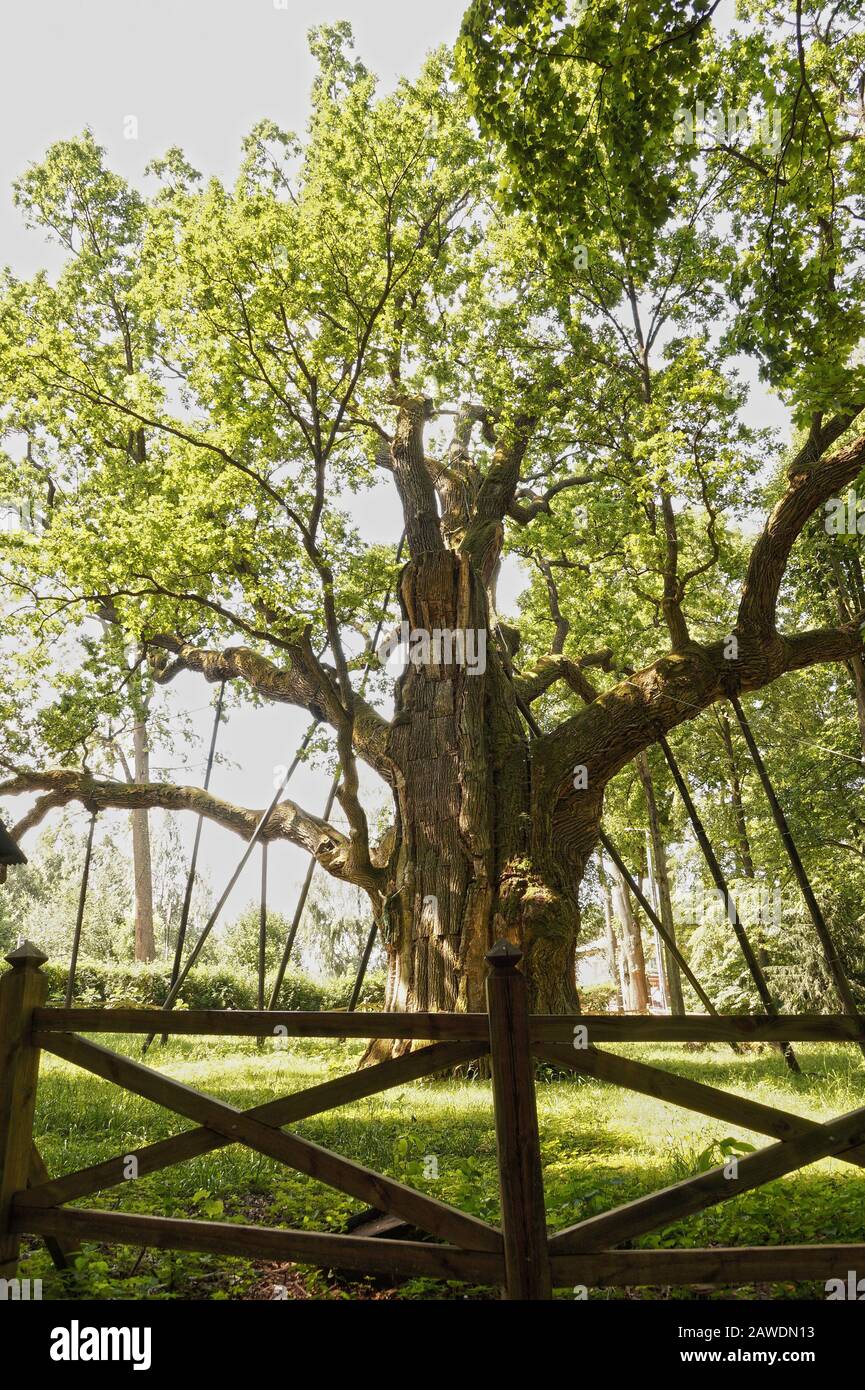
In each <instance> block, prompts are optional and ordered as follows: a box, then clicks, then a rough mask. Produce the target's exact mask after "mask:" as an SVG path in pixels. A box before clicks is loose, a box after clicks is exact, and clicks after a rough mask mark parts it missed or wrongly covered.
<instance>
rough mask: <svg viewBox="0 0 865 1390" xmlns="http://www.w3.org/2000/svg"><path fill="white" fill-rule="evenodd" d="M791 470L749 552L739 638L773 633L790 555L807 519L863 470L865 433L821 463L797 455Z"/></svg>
mask: <svg viewBox="0 0 865 1390" xmlns="http://www.w3.org/2000/svg"><path fill="white" fill-rule="evenodd" d="M815 447H817V446H816V445H815ZM794 467H795V469H796V471H793V472H791V474H790V482H789V486H788V488H787V491H786V492H785V493H784V496H783V497H782V498H781V500H780V502H778V504H777V506H776V507H775V508H774V510H773V512H772V514H771V516H770V517H769V519H768V521H767V522H766V525H765V527H764V528H763V531H762V534H761V535H760V536H759V538H758V539H757V541H756V543H755V545H754V548H753V550H752V551H751V557H750V560H749V562H748V570H747V574H746V576H745V584H744V587H743V589H742V601H741V603H740V605H739V617H738V622H737V628H736V630H737V633H738V634H740V635H743V636H744V635H749V634H753V635H755V636H765V637H768V636H771V635H772V634H773V633H774V631H775V610H776V607H777V603H778V594H779V591H780V588H781V583H782V580H783V578H784V571H785V569H786V568H787V561H788V559H789V558H790V551H791V550H792V548H793V545H794V544H795V542H796V539H797V537H798V536H799V533H800V532H801V530H802V528H803V527H804V525H805V523H806V522H807V521H808V519H809V517H811V516H813V514H814V513H815V512H816V511H817V510H818V509H819V508H820V507H822V506H823V505H824V503H826V502H828V501H829V499H830V498H832V497H839V496H841V494H842V492H843V491H844V489H845V488H847V487H849V485H850V483H852V482H853V480H854V478H856V477H857V475H858V474H859V473H860V472H861V470H862V468H863V467H865V434H863V435H860V436H859V438H858V439H855V440H854V441H853V443H852V444H849V445H848V446H847V447H846V448H845V449H839V451H838V452H837V453H836V454H832V455H830V457H829V458H827V459H825V460H823V461H822V462H821V461H819V459H818V460H817V461H813V460H812V461H810V462H809V461H808V459H807V458H805V457H804V451H803V452H802V453H800V454H799V456H798V459H797V461H796V463H795V464H794Z"/></svg>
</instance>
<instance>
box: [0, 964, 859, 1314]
mask: <svg viewBox="0 0 865 1390" xmlns="http://www.w3.org/2000/svg"><path fill="white" fill-rule="evenodd" d="M520 959H521V957H520V953H519V951H518V950H516V948H514V947H512V946H510V945H508V944H507V943H506V942H499V943H498V945H497V946H495V947H494V948H493V949H492V951H490V952H489V954H488V956H487V960H488V961H489V964H490V972H489V977H488V981H487V1013H485V1014H441V1013H434V1014H397V1013H392V1014H382V1013H380V1014H367V1013H364V1014H345V1013H278V1012H261V1011H257V1010H256V1011H248V1012H247V1011H241V1012H235V1011H231V1010H228V1011H219V1010H209V1009H189V1010H184V1011H183V1012H181V1013H171V1014H166V1013H164V1012H163V1011H162V1010H160V1009H107V1008H104V1009H66V1008H63V1009H58V1008H46V1007H44V1004H45V997H46V992H47V980H46V978H45V976H44V975H43V974H42V972H41V966H42V965H43V964H44V962H45V956H44V955H42V953H41V952H40V951H38V950H37V948H36V947H34V946H32V945H30V944H29V943H24V944H23V945H22V946H19V947H18V948H17V949H16V950H14V951H12V952H10V954H9V955H8V956H7V957H6V960H7V961H8V962H9V964H10V966H11V969H10V970H8V971H6V972H4V974H3V975H2V977H0V1277H7V1278H9V1277H14V1274H15V1272H16V1268H17V1261H18V1255H19V1248H20V1241H21V1237H22V1235H24V1234H28V1235H41V1236H42V1237H44V1239H45V1240H46V1243H47V1244H48V1247H49V1249H50V1250H51V1253H52V1256H53V1257H54V1259H55V1261H56V1262H57V1263H58V1264H59V1265H61V1266H62V1265H63V1264H64V1262H66V1261H68V1258H69V1255H70V1254H71V1252H73V1251H74V1250H75V1249H77V1248H78V1245H79V1242H80V1241H82V1240H95V1241H102V1242H117V1243H119V1244H124V1245H136V1246H158V1247H163V1248H169V1249H175V1250H195V1251H205V1252H211V1253H214V1254H220V1255H238V1256H244V1257H246V1258H250V1259H259V1260H293V1261H299V1262H302V1263H308V1264H317V1265H322V1266H325V1267H334V1268H338V1269H350V1270H357V1271H361V1272H363V1273H386V1274H390V1275H393V1276H396V1277H412V1276H418V1275H426V1276H432V1277H438V1278H442V1279H458V1280H465V1281H469V1282H474V1283H483V1284H489V1285H491V1286H499V1287H500V1288H501V1289H502V1290H503V1292H504V1295H505V1297H507V1298H510V1299H546V1298H549V1297H550V1296H551V1290H552V1288H553V1287H558V1286H573V1285H575V1284H580V1285H585V1286H587V1287H588V1286H611V1285H668V1284H688V1283H701V1284H702V1283H714V1284H741V1283H751V1282H753V1281H756V1280H766V1281H771V1280H778V1281H795V1280H803V1279H818V1280H825V1279H829V1278H833V1277H841V1278H846V1276H847V1271H848V1270H850V1269H858V1270H865V1244H846V1245H787V1246H772V1247H755V1248H739V1247H737V1248H729V1249H720V1248H719V1249H705V1250H689V1249H681V1250H671V1249H651V1250H642V1249H622V1248H621V1246H622V1244H623V1243H624V1242H630V1241H633V1240H634V1239H635V1238H637V1237H639V1236H641V1235H644V1234H645V1233H647V1232H649V1231H654V1230H657V1229H659V1228H662V1227H664V1226H667V1225H669V1224H670V1223H671V1222H674V1221H678V1220H680V1219H681V1218H682V1217H685V1216H688V1215H690V1214H692V1213H694V1212H698V1211H702V1210H704V1209H705V1208H707V1207H710V1206H713V1205H714V1204H716V1203H719V1202H723V1201H726V1200H728V1199H729V1198H731V1197H735V1196H737V1195H738V1194H739V1193H741V1192H746V1191H748V1190H749V1189H751V1188H755V1187H758V1186H760V1185H761V1184H763V1183H766V1182H769V1181H771V1180H772V1179H774V1178H778V1177H781V1176H782V1175H783V1174H785V1173H790V1172H793V1171H794V1170H795V1169H797V1168H801V1167H803V1166H804V1165H806V1164H808V1163H813V1162H815V1161H816V1160H817V1159H820V1158H825V1157H827V1156H829V1155H835V1156H837V1157H840V1158H843V1159H844V1160H845V1161H846V1162H848V1163H852V1164H855V1165H856V1166H857V1167H860V1168H861V1167H865V1108H863V1109H859V1110H856V1111H853V1112H852V1113H850V1114H848V1115H843V1116H841V1117H840V1118H839V1119H837V1120H833V1121H831V1122H830V1123H828V1124H819V1123H817V1122H815V1121H813V1120H807V1119H803V1118H802V1117H801V1116H799V1115H795V1114H790V1113H788V1112H786V1111H784V1110H779V1109H776V1108H775V1107H771V1106H767V1105H762V1104H760V1103H758V1102H757V1101H753V1100H748V1099H744V1098H742V1097H741V1096H737V1095H731V1094H729V1093H727V1092H725V1091H722V1090H719V1089H717V1088H716V1087H713V1086H707V1085H703V1084H701V1083H699V1082H696V1081H691V1080H688V1079H686V1078H684V1077H681V1076H676V1075H674V1074H672V1073H670V1072H666V1071H663V1070H660V1069H658V1068H656V1067H653V1066H647V1065H645V1064H644V1063H641V1062H636V1061H632V1060H629V1059H627V1058H624V1057H622V1056H620V1055H617V1054H615V1053H610V1052H605V1051H603V1050H602V1049H601V1048H599V1047H598V1046H597V1044H598V1043H602V1042H619V1043H623V1042H640V1041H642V1042H648V1041H662V1042H689V1041H694V1042H708V1041H720V1042H731V1041H732V1042H737V1041H742V1042H744V1041H757V1040H759V1041H768V1042H777V1041H779V1040H784V1041H792V1042H799V1041H802V1042H805V1041H807V1042H821V1041H845V1042H852V1043H861V1042H862V1040H863V1038H865V1028H863V1025H862V1023H861V1022H860V1021H859V1020H857V1019H855V1018H851V1017H849V1016H846V1015H844V1016H838V1017H834V1016H820V1017H817V1016H803V1017H795V1016H794V1017H789V1016H788V1017H768V1016H747V1017H738V1016H737V1017H727V1018H722V1017H704V1016H702V1015H701V1016H693V1017H684V1018H658V1017H615V1016H612V1017H611V1016H606V1015H605V1016H593V1015H585V1016H579V1017H536V1016H530V1015H529V1013H528V1008H527V1000H526V985H525V979H524V977H523V975H522V973H521V972H520V971H519V970H518V969H517V968H516V967H517V966H518V963H519V961H520ZM165 1031H168V1032H170V1033H176V1034H180V1033H184V1034H187V1033H189V1034H210V1035H230V1036H238V1037H256V1036H261V1035H262V1034H264V1033H268V1034H277V1035H283V1036H292V1037H339V1038H347V1037H352V1038H403V1039H411V1040H412V1042H417V1041H422V1042H426V1043H427V1044H428V1045H427V1046H424V1047H420V1048H417V1049H416V1050H413V1051H411V1052H410V1053H408V1054H407V1055H405V1056H403V1057H400V1058H398V1059H396V1060H391V1061H385V1062H380V1063H378V1064H376V1065H374V1066H370V1067H367V1068H365V1069H363V1070H361V1071H356V1072H354V1073H352V1074H350V1075H347V1076H342V1077H338V1078H336V1079H334V1080H332V1081H327V1082H324V1083H323V1084H322V1085H318V1086H313V1087H311V1088H309V1089H308V1090H304V1091H300V1092H295V1093H293V1094H291V1095H288V1096H284V1097H282V1098H280V1099H278V1100H272V1101H268V1102H267V1103H265V1104H263V1105H257V1106H255V1107H253V1108H252V1109H251V1110H243V1111H241V1110H238V1109H237V1108H236V1107H234V1106H231V1105H227V1104H225V1103H224V1102H223V1101H220V1100H216V1099H215V1098H213V1097H212V1096H208V1095H203V1094H202V1093H201V1092H199V1091H196V1090H194V1089H192V1088H191V1087H189V1086H184V1085H181V1083H180V1082H178V1081H173V1080H171V1079H170V1078H168V1077H166V1076H163V1075H162V1074H161V1073H160V1072H157V1071H154V1070H153V1069H152V1068H149V1067H146V1066H143V1065H142V1064H141V1063H140V1062H137V1061H133V1060H131V1059H130V1058H128V1057H124V1056H121V1055H119V1054H118V1053H115V1052H112V1051H109V1050H108V1049H107V1048H104V1047H100V1046H98V1045H97V1044H96V1043H94V1042H92V1041H89V1040H87V1039H85V1038H83V1037H80V1036H79V1034H80V1033H88V1034H93V1033H133V1034H144V1035H148V1034H150V1033H154V1032H155V1033H159V1032H165ZM40 1050H43V1051H46V1052H51V1053H53V1054H54V1055H55V1056H58V1057H63V1058H65V1059H66V1060H67V1061H69V1062H73V1063H74V1064H75V1065H76V1066H79V1067H82V1068H83V1069H84V1070H85V1071H88V1072H92V1073H94V1074H95V1075H96V1076H101V1077H103V1078H105V1079H106V1080H107V1081H110V1082H112V1083H113V1084H115V1085H117V1086H120V1087H122V1088H123V1089H124V1090H128V1091H132V1092H133V1093H134V1094H135V1095H139V1096H143V1097H145V1098H146V1099H148V1100H152V1101H155V1102H157V1103H158V1104H160V1105H163V1106H165V1107H166V1108H167V1109H169V1110H171V1111H173V1112H174V1113H175V1114H177V1115H182V1116H184V1117H185V1118H186V1119H189V1120H193V1121H194V1122H195V1124H196V1126H197V1128H194V1129H190V1130H186V1131H185V1132H184V1133H182V1134H178V1135H175V1136H174V1137H172V1138H169V1139H162V1140H160V1141H159V1142H157V1143H153V1144H148V1145H146V1146H144V1147H142V1148H139V1149H137V1150H135V1151H133V1152H132V1153H131V1154H119V1155H117V1156H116V1157H114V1158H109V1159H106V1160H105V1161H103V1162H101V1163H96V1164H93V1165H92V1166H91V1167H88V1168H82V1169H79V1170H77V1171H76V1172H73V1173H65V1174H63V1175H62V1176H59V1177H49V1175H48V1173H47V1172H46V1170H45V1166H44V1164H43V1163H42V1160H41V1158H40V1157H39V1154H38V1152H37V1150H36V1148H35V1146H34V1144H33V1116H34V1109H35V1104H36V1091H37V1081H38V1073H39V1053H40ZM486 1056H488V1057H489V1065H490V1072H491V1075H492V1090H493V1103H494V1107H495V1128H496V1145H497V1153H498V1172H499V1187H500V1193H501V1226H500V1227H497V1226H493V1225H490V1224H488V1223H487V1222H485V1221H481V1220H479V1219H478V1218H477V1217H474V1216H470V1215H468V1214H467V1213H465V1212H462V1211H459V1210H457V1208H455V1207H452V1206H449V1205H448V1204H447V1203H445V1202H441V1201H437V1200H436V1199H435V1198H433V1197H431V1196H429V1195H427V1194H425V1193H421V1192H418V1191H416V1190H415V1189H414V1188H412V1187H409V1186H407V1185H406V1184H404V1183H401V1182H398V1181H396V1180H395V1179H393V1178H389V1177H386V1176H384V1175H383V1174H381V1173H377V1172H374V1171H372V1170H371V1169H369V1168H365V1167H363V1166H362V1165H361V1164H359V1163H355V1162H353V1161H352V1160H350V1159H347V1158H344V1157H342V1156H340V1155H338V1154H335V1153H332V1152H330V1151H329V1150H327V1149H324V1148H322V1147H320V1146H319V1145H317V1144H313V1143H311V1142H310V1141H309V1140H307V1139H302V1138H300V1137H298V1136H297V1135H296V1134H293V1133H290V1132H286V1130H285V1129H283V1126H285V1125H291V1124H295V1123H296V1122H298V1121H300V1120H303V1119H306V1118H307V1117H309V1116H311V1115H316V1114H319V1113H321V1112H322V1111H326V1110H330V1109H333V1108H334V1107H336V1106H341V1105H347V1104H349V1103H350V1102H352V1101H356V1100H360V1099H362V1098H363V1097H365V1096H371V1095H375V1094H377V1093H379V1092H382V1091H386V1090H389V1089H390V1088H391V1087H393V1086H402V1085H404V1084H406V1083H407V1082H411V1081H415V1080H417V1079H418V1078H420V1077H423V1076H430V1075H433V1074H435V1073H439V1072H441V1071H443V1070H445V1069H448V1068H451V1067H453V1066H455V1065H458V1064H460V1063H466V1062H470V1061H472V1060H473V1059H475V1058H478V1057H486ZM537 1060H543V1061H549V1062H554V1063H556V1064H558V1065H561V1066H564V1067H568V1068H572V1069H573V1070H574V1071H576V1072H578V1073H582V1074H584V1075H588V1076H592V1077H595V1078H597V1079H600V1080H602V1081H605V1082H610V1083H612V1084H613V1085H617V1086H623V1087H626V1088H627V1089H629V1090H633V1091H637V1092H640V1093H642V1094H645V1095H649V1096H654V1097H656V1098H658V1099H659V1100H663V1101H667V1102H669V1103H672V1104H676V1105H681V1106H684V1107H685V1108H687V1109H689V1110H694V1111H697V1112H699V1113H701V1114H704V1115H709V1116H712V1117H713V1118H716V1119H722V1120H724V1121H725V1122H729V1123H730V1124H734V1125H741V1126H744V1127H746V1128H748V1129H751V1130H755V1131H757V1132H758V1133H761V1134H766V1135H768V1136H770V1137H771V1138H772V1139H775V1140H777V1141H778V1142H776V1143H773V1144H770V1145H768V1146H767V1147H765V1148H762V1149H760V1150H758V1151H757V1152H755V1153H752V1154H749V1155H747V1156H746V1157H744V1158H740V1159H738V1161H737V1164H736V1165H735V1167H736V1172H735V1176H730V1174H729V1169H727V1170H726V1171H725V1168H723V1167H720V1168H716V1169H713V1170H712V1171H710V1172H705V1173H700V1174H699V1175H698V1176H696V1177H692V1178H687V1179H685V1180H684V1181H683V1182H679V1183H676V1184H674V1185H673V1186H672V1187H667V1188H664V1189H663V1190H662V1191H660V1192H654V1193H651V1194H650V1195H649V1196H645V1197H639V1198H637V1199H636V1200H635V1201H632V1202H628V1203H627V1204H626V1205H624V1206H620V1207H617V1208H615V1209H614V1210H612V1211H606V1212H603V1213H601V1214H599V1215H596V1216H592V1217H590V1218H588V1219H586V1220H582V1221H579V1222H577V1223H576V1224H575V1225H572V1226H569V1227H568V1228H567V1229H565V1230H560V1231H557V1232H556V1233H555V1234H553V1235H549V1234H548V1232H547V1226H546V1217H545V1210H544V1188H543V1175H542V1167H541V1149H540V1142H539V1135H538V1118H537V1109H536V1102H535V1075H534V1073H535V1063H536V1061H537ZM236 1143H239V1144H245V1145H247V1147H248V1148H250V1149H252V1150H253V1151H254V1152H256V1153H260V1154H265V1155H267V1156H268V1157H269V1158H274V1159H277V1160H279V1161H280V1162H282V1163H285V1164H286V1165H288V1166H289V1167H291V1168H294V1169H297V1170H299V1171H300V1172H302V1173H306V1174H308V1176H309V1177H311V1178H315V1179H317V1180H319V1181H321V1182H324V1183H327V1184H329V1185H330V1186H332V1187H335V1188H337V1189H338V1190H339V1191H341V1192H346V1193H349V1194H350V1195H351V1196H352V1197H356V1198H359V1199H360V1200H361V1201H364V1202H367V1203H369V1204H370V1205H371V1206H373V1207H375V1208H377V1209H379V1210H381V1211H384V1212H388V1213H391V1214H392V1215H394V1216H396V1217H399V1218H401V1219H402V1220H403V1221H405V1222H407V1223H410V1224H411V1225H412V1226H413V1227H416V1228H418V1229H419V1230H420V1231H421V1232H426V1233H427V1234H428V1235H429V1236H432V1237H434V1238H435V1240H434V1241H431V1240H388V1239H376V1238H372V1237H369V1236H359V1235H336V1234H325V1233H321V1234H319V1233H317V1232H312V1231H294V1230H282V1229H277V1228H270V1227H260V1226H244V1225H236V1224H234V1223H229V1222H218V1221H201V1220H178V1219H174V1218H167V1217H161V1216H151V1215H147V1216H139V1215H131V1214H127V1213H125V1212H118V1211H100V1210H96V1209H93V1208H82V1207H78V1206H76V1207H69V1206H67V1205H66V1204H67V1203H69V1202H72V1201H79V1200H80V1199H81V1198H85V1197H89V1196H91V1195H92V1194H93V1193H96V1192H100V1191H102V1190H103V1189H104V1188H110V1187H114V1186H118V1185H120V1184H121V1183H123V1182H124V1181H126V1180H128V1179H129V1176H130V1172H134V1173H135V1175H136V1176H139V1177H143V1176H144V1175H145V1174H146V1173H153V1172H156V1171H158V1170H159V1169H162V1168H165V1167H167V1166H169V1165H171V1164H174V1163H179V1162H182V1161H183V1160H184V1159H189V1158H196V1157H198V1156H199V1155H201V1154H205V1153H209V1152H211V1151H212V1150H214V1149H218V1148H222V1147H224V1146H225V1145H226V1144H236ZM131 1158H132V1159H134V1160H135V1164H134V1165H132V1166H130V1159H131Z"/></svg>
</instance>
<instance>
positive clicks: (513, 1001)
mask: <svg viewBox="0 0 865 1390" xmlns="http://www.w3.org/2000/svg"><path fill="white" fill-rule="evenodd" d="M486 958H487V960H488V962H489V964H490V966H491V969H490V973H489V975H488V976H487V1009H488V1010H489V1019H490V1061H491V1070H492V1079H493V1102H494V1105H495V1115H496V1149H497V1151H498V1161H499V1189H500V1191H501V1199H502V1231H503V1234H504V1246H505V1281H506V1282H505V1290H504V1297H505V1298H508V1299H548V1298H551V1297H552V1286H551V1281H550V1258H549V1250H548V1248H547V1221H546V1211H545V1208H544V1181H543V1174H542V1171H541V1143H540V1135H539V1133H538V1111H537V1103H536V1099H535V1075H534V1062H533V1060H532V1054H531V1050H530V1046H529V1010H528V995H527V990H526V980H525V976H524V975H523V974H522V973H521V971H519V970H517V966H518V965H519V963H520V961H521V960H522V958H523V957H522V952H521V951H520V950H518V949H517V947H516V946H512V945H511V944H510V942H508V941H497V942H496V944H495V946H493V948H492V950H491V951H488V952H487V957H486Z"/></svg>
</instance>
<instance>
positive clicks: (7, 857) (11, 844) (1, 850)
mask: <svg viewBox="0 0 865 1390" xmlns="http://www.w3.org/2000/svg"><path fill="white" fill-rule="evenodd" d="M26 863H27V855H26V854H25V853H24V851H23V850H21V849H19V848H18V846H17V845H16V843H15V841H14V840H13V839H12V836H11V835H10V834H9V831H8V830H7V829H6V827H5V826H4V825H3V822H2V821H0V883H5V882H6V870H7V869H8V867H9V865H10V864H26Z"/></svg>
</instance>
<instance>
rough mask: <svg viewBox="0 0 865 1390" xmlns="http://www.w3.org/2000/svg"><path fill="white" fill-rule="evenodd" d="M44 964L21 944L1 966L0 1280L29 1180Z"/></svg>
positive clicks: (16, 1243) (12, 1259) (10, 1260)
mask: <svg viewBox="0 0 865 1390" xmlns="http://www.w3.org/2000/svg"><path fill="white" fill-rule="evenodd" d="M47 959H48V957H47V956H45V955H43V954H42V952H41V951H40V950H39V948H38V947H37V946H34V945H33V944H32V942H30V941H24V942H22V943H21V945H20V946H17V947H16V948H15V949H14V950H13V951H10V952H9V954H8V956H7V957H6V960H7V961H8V962H9V964H10V965H11V967H12V969H11V970H6V971H4V973H3V974H2V975H0V1278H4V1279H14V1278H15V1275H16V1272H17V1268H18V1250H19V1247H20V1244H21V1237H20V1236H18V1235H15V1234H13V1233H12V1232H11V1231H10V1230H9V1216H10V1211H11V1202H12V1197H13V1196H14V1194H15V1193H16V1192H21V1191H22V1190H23V1189H24V1188H25V1187H26V1186H27V1183H28V1179H29V1177H30V1171H31V1164H32V1155H33V1113H34V1110H35V1108H36V1081H37V1078H38V1074H39V1049H38V1047H35V1046H34V1045H33V1043H32V1042H31V1039H30V1021H31V1017H32V1014H33V1010H34V1009H35V1008H39V1007H40V1006H41V1005H42V1004H44V1003H45V996H46V994H47V993H48V981H47V979H46V977H45V976H44V975H43V974H42V972H41V970H40V966H42V965H44V964H45V961H46V960H47Z"/></svg>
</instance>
